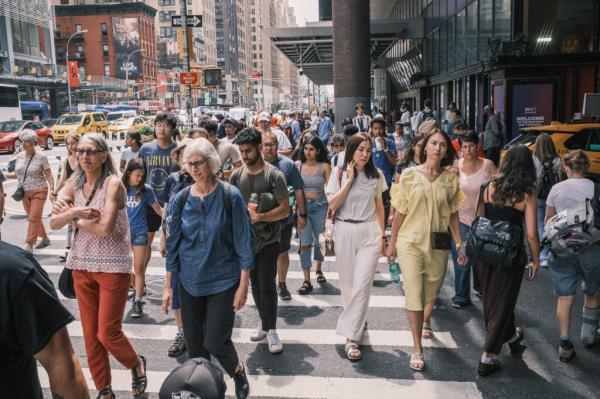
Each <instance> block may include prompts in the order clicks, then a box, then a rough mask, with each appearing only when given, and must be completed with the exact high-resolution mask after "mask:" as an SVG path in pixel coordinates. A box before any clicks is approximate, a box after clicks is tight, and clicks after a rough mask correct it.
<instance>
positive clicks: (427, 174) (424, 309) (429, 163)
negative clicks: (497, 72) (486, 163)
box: [387, 129, 466, 371]
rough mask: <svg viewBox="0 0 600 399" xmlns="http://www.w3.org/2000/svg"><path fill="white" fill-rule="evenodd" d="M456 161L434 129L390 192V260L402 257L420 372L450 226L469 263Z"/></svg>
mask: <svg viewBox="0 0 600 399" xmlns="http://www.w3.org/2000/svg"><path fill="white" fill-rule="evenodd" d="M455 158H456V153H455V152H454V149H453V148H452V144H451V142H450V138H449V137H448V136H447V135H446V134H445V133H444V132H442V131H441V130H440V129H434V130H432V131H431V132H430V133H429V134H428V135H427V136H426V137H425V140H424V142H423V152H422V153H421V164H420V165H419V166H416V167H414V168H410V169H407V170H405V171H404V173H402V175H401V177H400V181H399V183H398V184H394V185H393V186H392V190H391V196H392V202H391V203H392V206H393V207H394V208H395V209H396V213H395V215H394V221H393V223H392V234H391V239H390V243H389V245H388V248H387V256H388V260H390V261H392V260H393V259H395V258H396V257H397V254H400V258H399V262H398V263H399V264H400V268H401V270H402V276H403V279H404V292H405V295H406V310H407V313H408V321H409V323H410V328H411V332H412V336H413V345H414V348H413V353H412V355H411V357H410V368H411V369H413V370H415V371H423V370H424V369H425V361H424V359H423V346H422V344H421V338H422V337H424V338H431V337H433V332H432V330H431V325H430V318H431V313H432V311H433V305H434V304H435V301H436V299H437V296H438V293H439V291H440V287H441V285H442V282H443V280H444V276H445V274H446V266H447V264H448V254H449V252H450V243H449V242H450V236H449V234H448V228H450V231H451V232H452V236H453V238H454V240H455V242H456V246H457V248H458V249H459V263H460V264H465V263H466V262H465V261H466V259H465V257H464V250H463V242H462V239H461V236H460V227H459V221H458V208H459V207H460V204H461V202H462V201H463V199H464V194H463V193H462V192H461V191H460V189H459V187H458V177H457V176H456V173H454V172H453V171H451V170H448V167H449V166H451V165H452V164H453V162H454V159H455Z"/></svg>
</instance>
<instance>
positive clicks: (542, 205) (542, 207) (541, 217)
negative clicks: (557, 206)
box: [537, 198, 550, 262]
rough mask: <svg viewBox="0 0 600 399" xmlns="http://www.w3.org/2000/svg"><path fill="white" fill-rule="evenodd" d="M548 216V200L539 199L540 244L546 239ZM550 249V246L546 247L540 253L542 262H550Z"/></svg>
mask: <svg viewBox="0 0 600 399" xmlns="http://www.w3.org/2000/svg"><path fill="white" fill-rule="evenodd" d="M545 216H546V200H543V199H541V198H538V199H537V226H538V234H539V236H540V242H542V240H543V239H544V217H545ZM549 252H550V249H549V248H548V246H544V247H543V248H542V249H541V251H540V262H541V261H543V260H548V253H549Z"/></svg>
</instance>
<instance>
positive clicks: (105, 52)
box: [102, 44, 109, 57]
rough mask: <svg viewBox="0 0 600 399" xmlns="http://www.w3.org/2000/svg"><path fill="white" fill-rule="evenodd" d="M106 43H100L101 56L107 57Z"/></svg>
mask: <svg viewBox="0 0 600 399" xmlns="http://www.w3.org/2000/svg"><path fill="white" fill-rule="evenodd" d="M108 55H109V54H108V44H103V45H102V56H103V57H108Z"/></svg>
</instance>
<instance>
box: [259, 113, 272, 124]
mask: <svg viewBox="0 0 600 399" xmlns="http://www.w3.org/2000/svg"><path fill="white" fill-rule="evenodd" d="M258 121H259V122H262V121H269V122H270V121H271V115H269V113H268V112H261V113H260V114H258Z"/></svg>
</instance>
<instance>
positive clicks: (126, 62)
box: [125, 48, 144, 104]
mask: <svg viewBox="0 0 600 399" xmlns="http://www.w3.org/2000/svg"><path fill="white" fill-rule="evenodd" d="M143 52H144V49H143V48H140V49H137V50H134V51H132V52H131V53H129V55H128V56H127V61H125V81H126V82H127V103H128V104H129V59H130V58H131V56H132V55H134V54H135V53H143Z"/></svg>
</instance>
